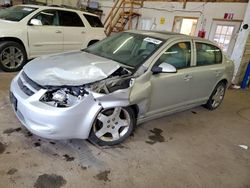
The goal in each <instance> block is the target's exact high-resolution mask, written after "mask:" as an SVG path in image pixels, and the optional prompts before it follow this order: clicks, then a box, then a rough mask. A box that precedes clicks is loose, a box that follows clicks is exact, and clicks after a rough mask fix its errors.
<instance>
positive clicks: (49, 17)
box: [32, 10, 59, 26]
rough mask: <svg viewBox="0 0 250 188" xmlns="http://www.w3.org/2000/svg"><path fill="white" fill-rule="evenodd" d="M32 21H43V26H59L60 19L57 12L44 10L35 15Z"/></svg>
mask: <svg viewBox="0 0 250 188" xmlns="http://www.w3.org/2000/svg"><path fill="white" fill-rule="evenodd" d="M32 19H37V20H40V21H41V24H42V25H50V26H58V25H59V18H58V12H57V10H43V11H41V12H39V13H38V14H37V15H35V16H34V17H33V18H32Z"/></svg>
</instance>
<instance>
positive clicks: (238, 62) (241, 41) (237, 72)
mask: <svg viewBox="0 0 250 188" xmlns="http://www.w3.org/2000/svg"><path fill="white" fill-rule="evenodd" d="M245 24H248V29H243V25H245ZM249 30H250V2H249V3H248V5H247V9H246V12H245V16H244V20H243V23H242V25H241V28H240V31H239V34H238V37H237V40H236V42H235V46H234V49H233V52H232V55H231V59H232V60H233V61H234V65H235V68H234V78H233V83H234V84H240V82H241V81H242V80H240V77H242V75H241V74H244V70H243V68H244V67H245V66H244V63H245V62H243V61H242V58H243V54H244V50H245V46H246V42H247V39H248V35H249Z"/></svg>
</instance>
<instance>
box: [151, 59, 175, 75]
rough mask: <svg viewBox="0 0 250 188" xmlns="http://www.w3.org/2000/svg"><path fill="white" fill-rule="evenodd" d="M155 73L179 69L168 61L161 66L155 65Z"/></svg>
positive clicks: (153, 69) (172, 71)
mask: <svg viewBox="0 0 250 188" xmlns="http://www.w3.org/2000/svg"><path fill="white" fill-rule="evenodd" d="M152 72H153V74H158V73H176V72H177V70H176V68H175V67H174V66H173V65H171V64H168V63H165V62H163V63H161V64H160V65H159V66H155V67H153V68H152Z"/></svg>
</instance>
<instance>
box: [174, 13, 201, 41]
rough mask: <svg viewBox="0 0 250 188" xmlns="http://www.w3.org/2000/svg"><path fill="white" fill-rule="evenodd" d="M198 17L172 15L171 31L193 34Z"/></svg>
mask: <svg viewBox="0 0 250 188" xmlns="http://www.w3.org/2000/svg"><path fill="white" fill-rule="evenodd" d="M197 22H198V18H196V17H181V16H175V17H174V25H173V29H172V31H173V32H176V33H181V34H185V35H191V36H194V35H195V31H196V27H197Z"/></svg>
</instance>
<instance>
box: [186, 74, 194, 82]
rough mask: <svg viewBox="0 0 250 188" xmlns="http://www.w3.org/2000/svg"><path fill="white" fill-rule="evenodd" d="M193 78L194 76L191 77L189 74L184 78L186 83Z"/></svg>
mask: <svg viewBox="0 0 250 188" xmlns="http://www.w3.org/2000/svg"><path fill="white" fill-rule="evenodd" d="M192 78H193V76H191V75H189V74H187V75H185V76H184V80H185V81H186V82H188V81H190V80H191V79H192Z"/></svg>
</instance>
